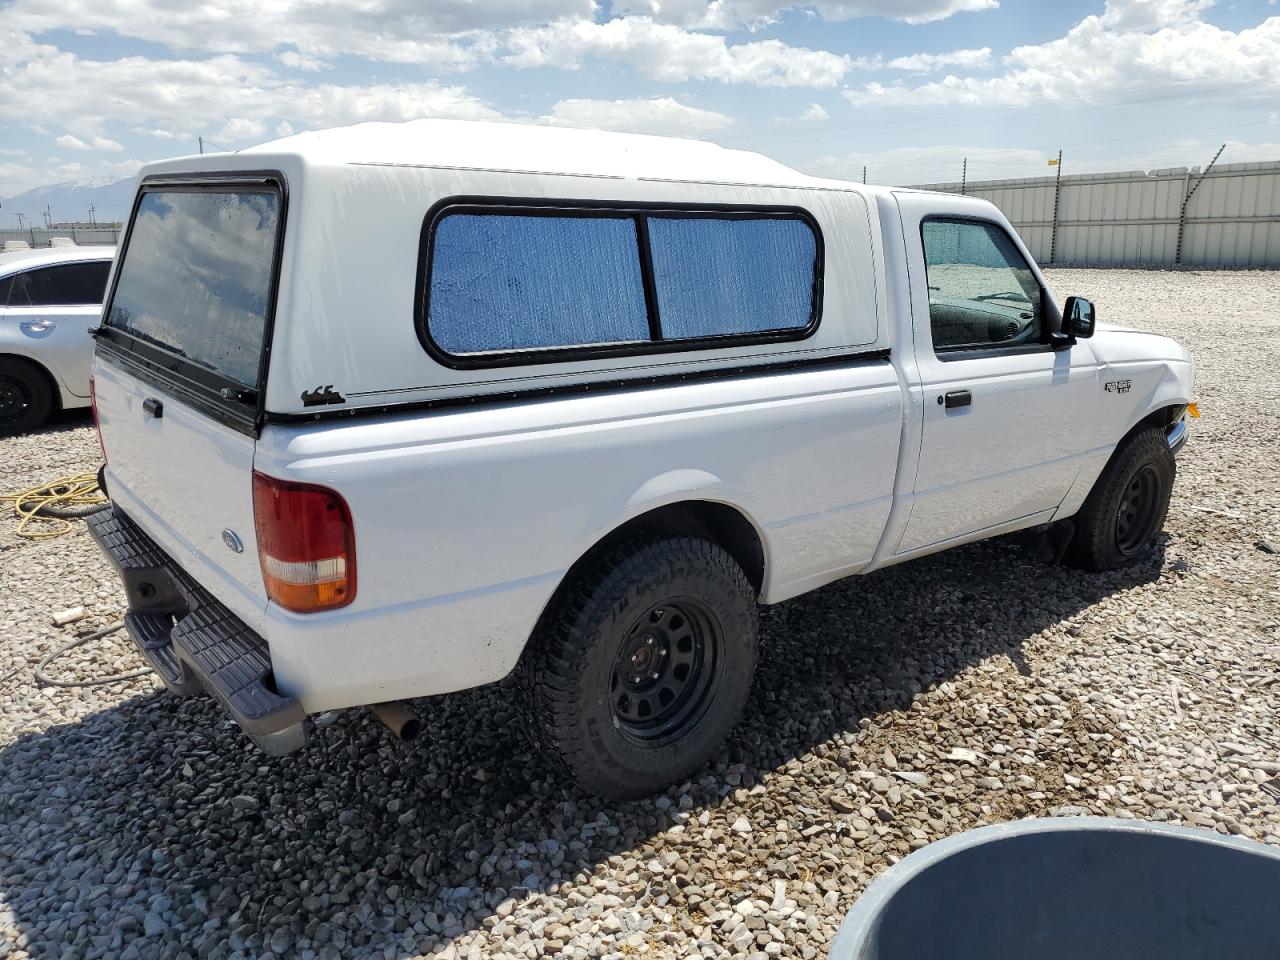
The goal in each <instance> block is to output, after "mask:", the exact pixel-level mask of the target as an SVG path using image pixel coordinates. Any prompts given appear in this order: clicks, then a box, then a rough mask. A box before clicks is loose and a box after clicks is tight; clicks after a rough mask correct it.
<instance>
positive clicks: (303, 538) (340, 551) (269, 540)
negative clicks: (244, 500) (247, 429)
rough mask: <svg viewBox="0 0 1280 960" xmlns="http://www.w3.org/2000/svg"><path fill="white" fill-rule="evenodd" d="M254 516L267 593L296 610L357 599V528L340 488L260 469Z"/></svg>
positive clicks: (329, 607)
mask: <svg viewBox="0 0 1280 960" xmlns="http://www.w3.org/2000/svg"><path fill="white" fill-rule="evenodd" d="M253 520H254V526H255V527H256V528H257V534H258V559H259V560H260V561H261V563H262V581H263V583H264V584H265V585H266V588H267V597H268V598H270V599H272V600H274V601H275V602H276V603H278V604H280V606H282V607H284V608H285V609H286V610H292V611H294V612H295V613H312V612H314V611H317V610H332V609H334V608H336V607H345V606H346V605H347V604H348V603H350V602H351V601H352V600H354V599H355V597H356V538H355V530H354V529H353V527H352V525H351V511H350V510H348V509H347V502H346V501H345V500H343V499H342V497H340V496H339V495H338V494H337V493H335V492H334V491H333V490H329V489H327V488H326V487H317V486H312V485H311V484H308V483H294V482H292V481H289V480H277V479H276V478H275V477H268V476H266V475H265V474H261V473H258V472H257V471H256V470H255V471H254V474H253Z"/></svg>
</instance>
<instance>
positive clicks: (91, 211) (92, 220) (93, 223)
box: [89, 203, 98, 227]
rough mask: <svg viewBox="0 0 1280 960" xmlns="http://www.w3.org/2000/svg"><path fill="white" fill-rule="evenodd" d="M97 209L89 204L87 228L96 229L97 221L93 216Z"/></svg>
mask: <svg viewBox="0 0 1280 960" xmlns="http://www.w3.org/2000/svg"><path fill="white" fill-rule="evenodd" d="M97 209H98V208H97V207H95V206H94V205H93V204H92V203H91V204H89V226H91V227H96V226H97V225H98V221H97V220H96V219H95V218H94V214H95V213H96V212H97Z"/></svg>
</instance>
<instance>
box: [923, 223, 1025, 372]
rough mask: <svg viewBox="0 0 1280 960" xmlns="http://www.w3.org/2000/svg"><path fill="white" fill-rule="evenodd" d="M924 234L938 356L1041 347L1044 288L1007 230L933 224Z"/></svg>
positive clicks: (978, 225) (989, 225)
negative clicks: (1042, 292) (983, 350)
mask: <svg viewBox="0 0 1280 960" xmlns="http://www.w3.org/2000/svg"><path fill="white" fill-rule="evenodd" d="M921 234H922V237H923V241H924V262H925V273H926V276H927V278H928V284H929V325H930V327H931V329H932V331H933V348H934V350H935V351H937V352H939V353H942V352H945V351H951V350H966V349H967V350H972V349H978V348H986V349H991V348H1000V347H1017V346H1025V345H1027V344H1035V343H1039V342H1040V340H1041V334H1042V332H1043V323H1044V320H1043V315H1044V311H1043V305H1042V295H1041V291H1040V285H1039V283H1037V282H1036V278H1035V274H1033V273H1032V272H1031V269H1030V267H1029V266H1028V265H1027V262H1026V260H1025V259H1024V258H1023V256H1022V254H1021V252H1019V250H1018V248H1017V247H1016V246H1015V245H1014V243H1013V240H1011V239H1010V237H1009V235H1008V234H1007V233H1005V231H1004V230H1003V229H1001V228H1000V227H999V226H997V225H996V224H994V223H984V222H982V221H978V220H947V219H935V218H929V219H927V220H925V221H924V223H923V224H922V225H921Z"/></svg>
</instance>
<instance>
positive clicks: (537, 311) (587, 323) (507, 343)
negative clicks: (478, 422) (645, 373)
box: [428, 213, 649, 354]
mask: <svg viewBox="0 0 1280 960" xmlns="http://www.w3.org/2000/svg"><path fill="white" fill-rule="evenodd" d="M636 243H637V240H636V225H635V221H634V220H633V219H632V218H631V217H629V216H619V217H574V216H529V215H508V214H496V213H495V214H490V213H459V214H451V215H450V216H447V217H445V218H444V219H443V220H441V221H440V224H439V226H438V227H437V228H436V236H435V246H434V248H433V256H432V261H431V306H430V315H429V320H428V323H429V325H430V328H431V335H432V336H433V337H434V338H435V340H436V342H437V343H438V344H439V345H440V346H441V347H442V348H443V349H444V350H446V351H447V352H449V353H453V354H468V353H484V352H491V351H509V350H531V349H537V348H539V347H542V348H545V347H560V346H564V345H566V344H592V343H627V342H631V341H636V340H647V339H648V338H649V319H648V314H647V312H646V310H645V302H644V282H643V281H642V279H641V276H640V258H639V257H638V256H637V254H636Z"/></svg>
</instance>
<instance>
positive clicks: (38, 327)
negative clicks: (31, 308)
mask: <svg viewBox="0 0 1280 960" xmlns="http://www.w3.org/2000/svg"><path fill="white" fill-rule="evenodd" d="M55 326H56V324H54V322H53V321H52V320H46V319H44V318H43V317H41V318H40V319H38V320H23V321H22V322H21V323H20V324H18V328H19V329H20V330H21V331H22V332H23V333H25V334H26V335H27V336H30V337H41V336H44V335H45V334H46V333H50V332H52V331H53V328H54V327H55Z"/></svg>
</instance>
